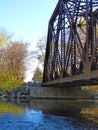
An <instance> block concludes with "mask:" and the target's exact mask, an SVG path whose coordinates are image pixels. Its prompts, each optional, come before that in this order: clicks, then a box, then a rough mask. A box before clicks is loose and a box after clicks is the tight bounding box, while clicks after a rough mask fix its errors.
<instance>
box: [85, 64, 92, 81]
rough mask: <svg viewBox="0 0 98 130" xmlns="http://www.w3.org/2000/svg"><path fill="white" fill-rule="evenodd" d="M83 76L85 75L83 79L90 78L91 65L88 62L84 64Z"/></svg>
mask: <svg viewBox="0 0 98 130" xmlns="http://www.w3.org/2000/svg"><path fill="white" fill-rule="evenodd" d="M84 76H85V79H90V78H91V66H90V64H89V63H88V62H86V63H85V64H84Z"/></svg>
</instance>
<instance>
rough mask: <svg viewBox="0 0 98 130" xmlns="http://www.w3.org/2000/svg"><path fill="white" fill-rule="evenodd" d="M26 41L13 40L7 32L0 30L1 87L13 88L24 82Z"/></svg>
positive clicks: (3, 88)
mask: <svg viewBox="0 0 98 130" xmlns="http://www.w3.org/2000/svg"><path fill="white" fill-rule="evenodd" d="M26 56H27V49H26V44H24V42H20V41H17V42H15V41H14V42H13V41H11V37H9V35H7V34H6V33H3V32H0V89H1V90H9V89H10V90H11V89H14V88H16V87H18V86H20V84H22V83H23V79H24V73H25V59H26Z"/></svg>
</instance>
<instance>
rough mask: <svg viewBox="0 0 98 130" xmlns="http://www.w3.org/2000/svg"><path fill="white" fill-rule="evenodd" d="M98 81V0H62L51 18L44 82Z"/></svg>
mask: <svg viewBox="0 0 98 130" xmlns="http://www.w3.org/2000/svg"><path fill="white" fill-rule="evenodd" d="M97 83H98V0H59V1H58V3H57V5H56V7H55V10H54V12H53V14H52V16H51V18H50V20H49V27H48V35H47V45H46V55H45V63H44V74H43V85H44V86H48V85H55V86H56V85H61V84H62V85H64V86H69V85H70V84H71V85H76V84H78V85H84V84H97Z"/></svg>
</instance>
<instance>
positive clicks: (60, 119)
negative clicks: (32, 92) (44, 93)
mask: <svg viewBox="0 0 98 130" xmlns="http://www.w3.org/2000/svg"><path fill="white" fill-rule="evenodd" d="M5 115H6V116H7V123H6V124H7V125H5V126H4V123H3V121H4V120H3V119H4V118H5ZM12 115H13V116H12ZM12 117H14V118H15V119H13V120H14V123H15V121H16V124H17V125H16V126H17V127H16V130H20V129H21V130H33V129H34V130H35V129H36V130H48V129H49V130H52V129H54V130H59V129H60V130H71V129H72V130H82V129H83V130H86V129H87V130H88V129H94V130H97V129H98V100H95V101H94V100H92V101H89V100H85V101H82V100H30V101H29V102H21V101H17V102H13V103H7V102H0V128H2V129H3V128H6V130H10V129H9V128H13V127H14V126H15V124H13V121H12V119H11V118H12ZM16 119H17V120H16ZM9 122H12V124H13V125H12V124H10V123H9ZM1 126H2V127H1ZM3 126H4V127H3ZM7 126H9V127H7ZM2 129H0V130H2ZM12 130H13V129H12Z"/></svg>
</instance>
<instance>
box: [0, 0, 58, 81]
mask: <svg viewBox="0 0 98 130" xmlns="http://www.w3.org/2000/svg"><path fill="white" fill-rule="evenodd" d="M57 2H58V0H0V27H3V28H5V29H6V30H7V32H8V33H11V34H13V39H14V40H22V41H24V42H28V43H30V48H31V49H32V50H34V49H35V47H36V43H37V42H38V40H39V39H40V38H41V37H44V36H47V31H48V22H49V19H50V17H51V15H52V13H53V10H54V8H55V6H56V4H57ZM34 64H35V63H34V62H33V63H32V62H31V66H30V65H29V69H28V70H27V72H26V79H25V80H26V81H29V80H31V79H32V73H33V72H34Z"/></svg>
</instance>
